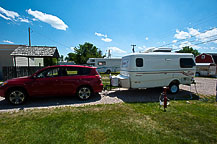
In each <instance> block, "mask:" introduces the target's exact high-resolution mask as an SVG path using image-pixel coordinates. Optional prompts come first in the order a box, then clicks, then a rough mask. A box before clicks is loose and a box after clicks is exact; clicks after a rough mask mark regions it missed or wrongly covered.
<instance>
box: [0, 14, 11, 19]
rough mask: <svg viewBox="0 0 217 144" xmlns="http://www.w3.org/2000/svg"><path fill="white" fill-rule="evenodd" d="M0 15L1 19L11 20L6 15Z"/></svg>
mask: <svg viewBox="0 0 217 144" xmlns="http://www.w3.org/2000/svg"><path fill="white" fill-rule="evenodd" d="M0 17H2V18H3V19H6V20H11V19H10V18H9V17H6V16H4V15H2V14H0Z"/></svg>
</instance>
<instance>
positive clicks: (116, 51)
mask: <svg viewBox="0 0 217 144" xmlns="http://www.w3.org/2000/svg"><path fill="white" fill-rule="evenodd" d="M108 49H110V50H111V52H114V53H119V54H122V53H127V52H126V51H124V50H122V49H120V48H117V47H108Z"/></svg>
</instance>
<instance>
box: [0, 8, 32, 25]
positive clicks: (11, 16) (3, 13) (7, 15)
mask: <svg viewBox="0 0 217 144" xmlns="http://www.w3.org/2000/svg"><path fill="white" fill-rule="evenodd" d="M0 17H2V18H4V19H5V20H11V21H16V22H25V23H30V21H29V20H28V19H27V18H21V17H20V15H19V14H18V13H17V12H14V11H9V10H6V9H4V8H2V7H0Z"/></svg>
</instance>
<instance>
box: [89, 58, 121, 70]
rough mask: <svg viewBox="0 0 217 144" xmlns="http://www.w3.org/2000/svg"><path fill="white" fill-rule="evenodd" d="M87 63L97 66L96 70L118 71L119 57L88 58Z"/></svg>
mask: <svg viewBox="0 0 217 144" xmlns="http://www.w3.org/2000/svg"><path fill="white" fill-rule="evenodd" d="M87 64H88V65H91V66H95V67H97V71H98V72H103V73H108V74H109V73H111V72H120V65H121V58H89V59H88V61H87Z"/></svg>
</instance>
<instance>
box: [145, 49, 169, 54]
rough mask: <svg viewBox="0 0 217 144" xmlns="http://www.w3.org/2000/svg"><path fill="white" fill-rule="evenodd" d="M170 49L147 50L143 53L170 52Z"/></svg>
mask: <svg viewBox="0 0 217 144" xmlns="http://www.w3.org/2000/svg"><path fill="white" fill-rule="evenodd" d="M171 51H172V48H148V49H147V50H145V51H144V52H145V53H149V52H171Z"/></svg>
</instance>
